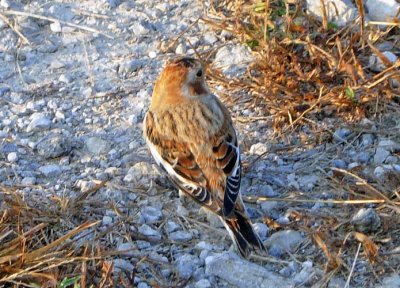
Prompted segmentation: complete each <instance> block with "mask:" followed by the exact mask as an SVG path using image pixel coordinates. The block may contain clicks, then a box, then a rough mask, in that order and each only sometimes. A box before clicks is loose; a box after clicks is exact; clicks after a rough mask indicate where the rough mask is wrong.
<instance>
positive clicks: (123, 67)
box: [118, 59, 144, 74]
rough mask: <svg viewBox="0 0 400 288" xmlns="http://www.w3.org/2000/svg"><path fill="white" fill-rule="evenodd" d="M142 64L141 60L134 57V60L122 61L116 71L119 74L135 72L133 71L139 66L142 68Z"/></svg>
mask: <svg viewBox="0 0 400 288" xmlns="http://www.w3.org/2000/svg"><path fill="white" fill-rule="evenodd" d="M143 65H144V63H143V61H142V60H137V59H134V60H132V61H129V62H124V63H122V64H120V65H119V67H118V73H119V74H128V73H132V72H135V71H137V70H139V69H140V68H142V67H143Z"/></svg>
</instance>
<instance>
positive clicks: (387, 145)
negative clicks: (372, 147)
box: [378, 138, 400, 152]
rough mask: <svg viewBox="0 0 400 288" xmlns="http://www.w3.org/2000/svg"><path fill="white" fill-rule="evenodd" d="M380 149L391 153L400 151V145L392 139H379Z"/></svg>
mask: <svg viewBox="0 0 400 288" xmlns="http://www.w3.org/2000/svg"><path fill="white" fill-rule="evenodd" d="M378 147H379V148H383V149H386V150H388V151H390V152H398V151H400V144H399V143H397V142H395V141H394V140H392V139H386V138H382V139H379V143H378Z"/></svg>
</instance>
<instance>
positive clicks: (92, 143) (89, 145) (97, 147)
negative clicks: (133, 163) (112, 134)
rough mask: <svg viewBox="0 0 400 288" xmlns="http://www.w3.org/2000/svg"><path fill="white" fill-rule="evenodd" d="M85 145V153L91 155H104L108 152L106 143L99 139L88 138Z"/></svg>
mask: <svg viewBox="0 0 400 288" xmlns="http://www.w3.org/2000/svg"><path fill="white" fill-rule="evenodd" d="M85 144H86V149H87V151H88V152H89V153H90V154H92V155H100V154H104V153H106V152H107V150H108V142H107V141H106V140H103V139H101V138H99V137H90V138H88V139H87V140H86V143H85Z"/></svg>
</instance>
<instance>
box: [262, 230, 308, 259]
mask: <svg viewBox="0 0 400 288" xmlns="http://www.w3.org/2000/svg"><path fill="white" fill-rule="evenodd" d="M303 239H304V237H303V236H302V235H301V233H300V232H298V231H294V230H283V231H279V232H276V233H274V234H272V235H271V236H270V237H269V238H268V240H267V241H266V242H265V247H266V248H268V249H269V252H270V254H271V255H275V256H280V255H282V254H284V253H285V251H289V252H293V251H294V249H296V248H297V246H298V245H299V244H300V243H301V242H302V241H303Z"/></svg>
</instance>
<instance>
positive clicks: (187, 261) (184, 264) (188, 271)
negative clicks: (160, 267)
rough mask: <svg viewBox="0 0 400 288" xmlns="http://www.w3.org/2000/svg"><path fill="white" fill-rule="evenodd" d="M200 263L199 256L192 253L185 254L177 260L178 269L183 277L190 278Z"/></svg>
mask: <svg viewBox="0 0 400 288" xmlns="http://www.w3.org/2000/svg"><path fill="white" fill-rule="evenodd" d="M199 265H200V260H199V258H198V257H197V256H195V255H190V254H183V255H182V256H180V257H179V258H177V259H176V261H175V267H176V270H177V271H178V274H179V276H180V277H181V278H183V279H189V278H190V277H191V276H192V275H193V273H194V271H195V269H196V268H197V267H198V266H199Z"/></svg>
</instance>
